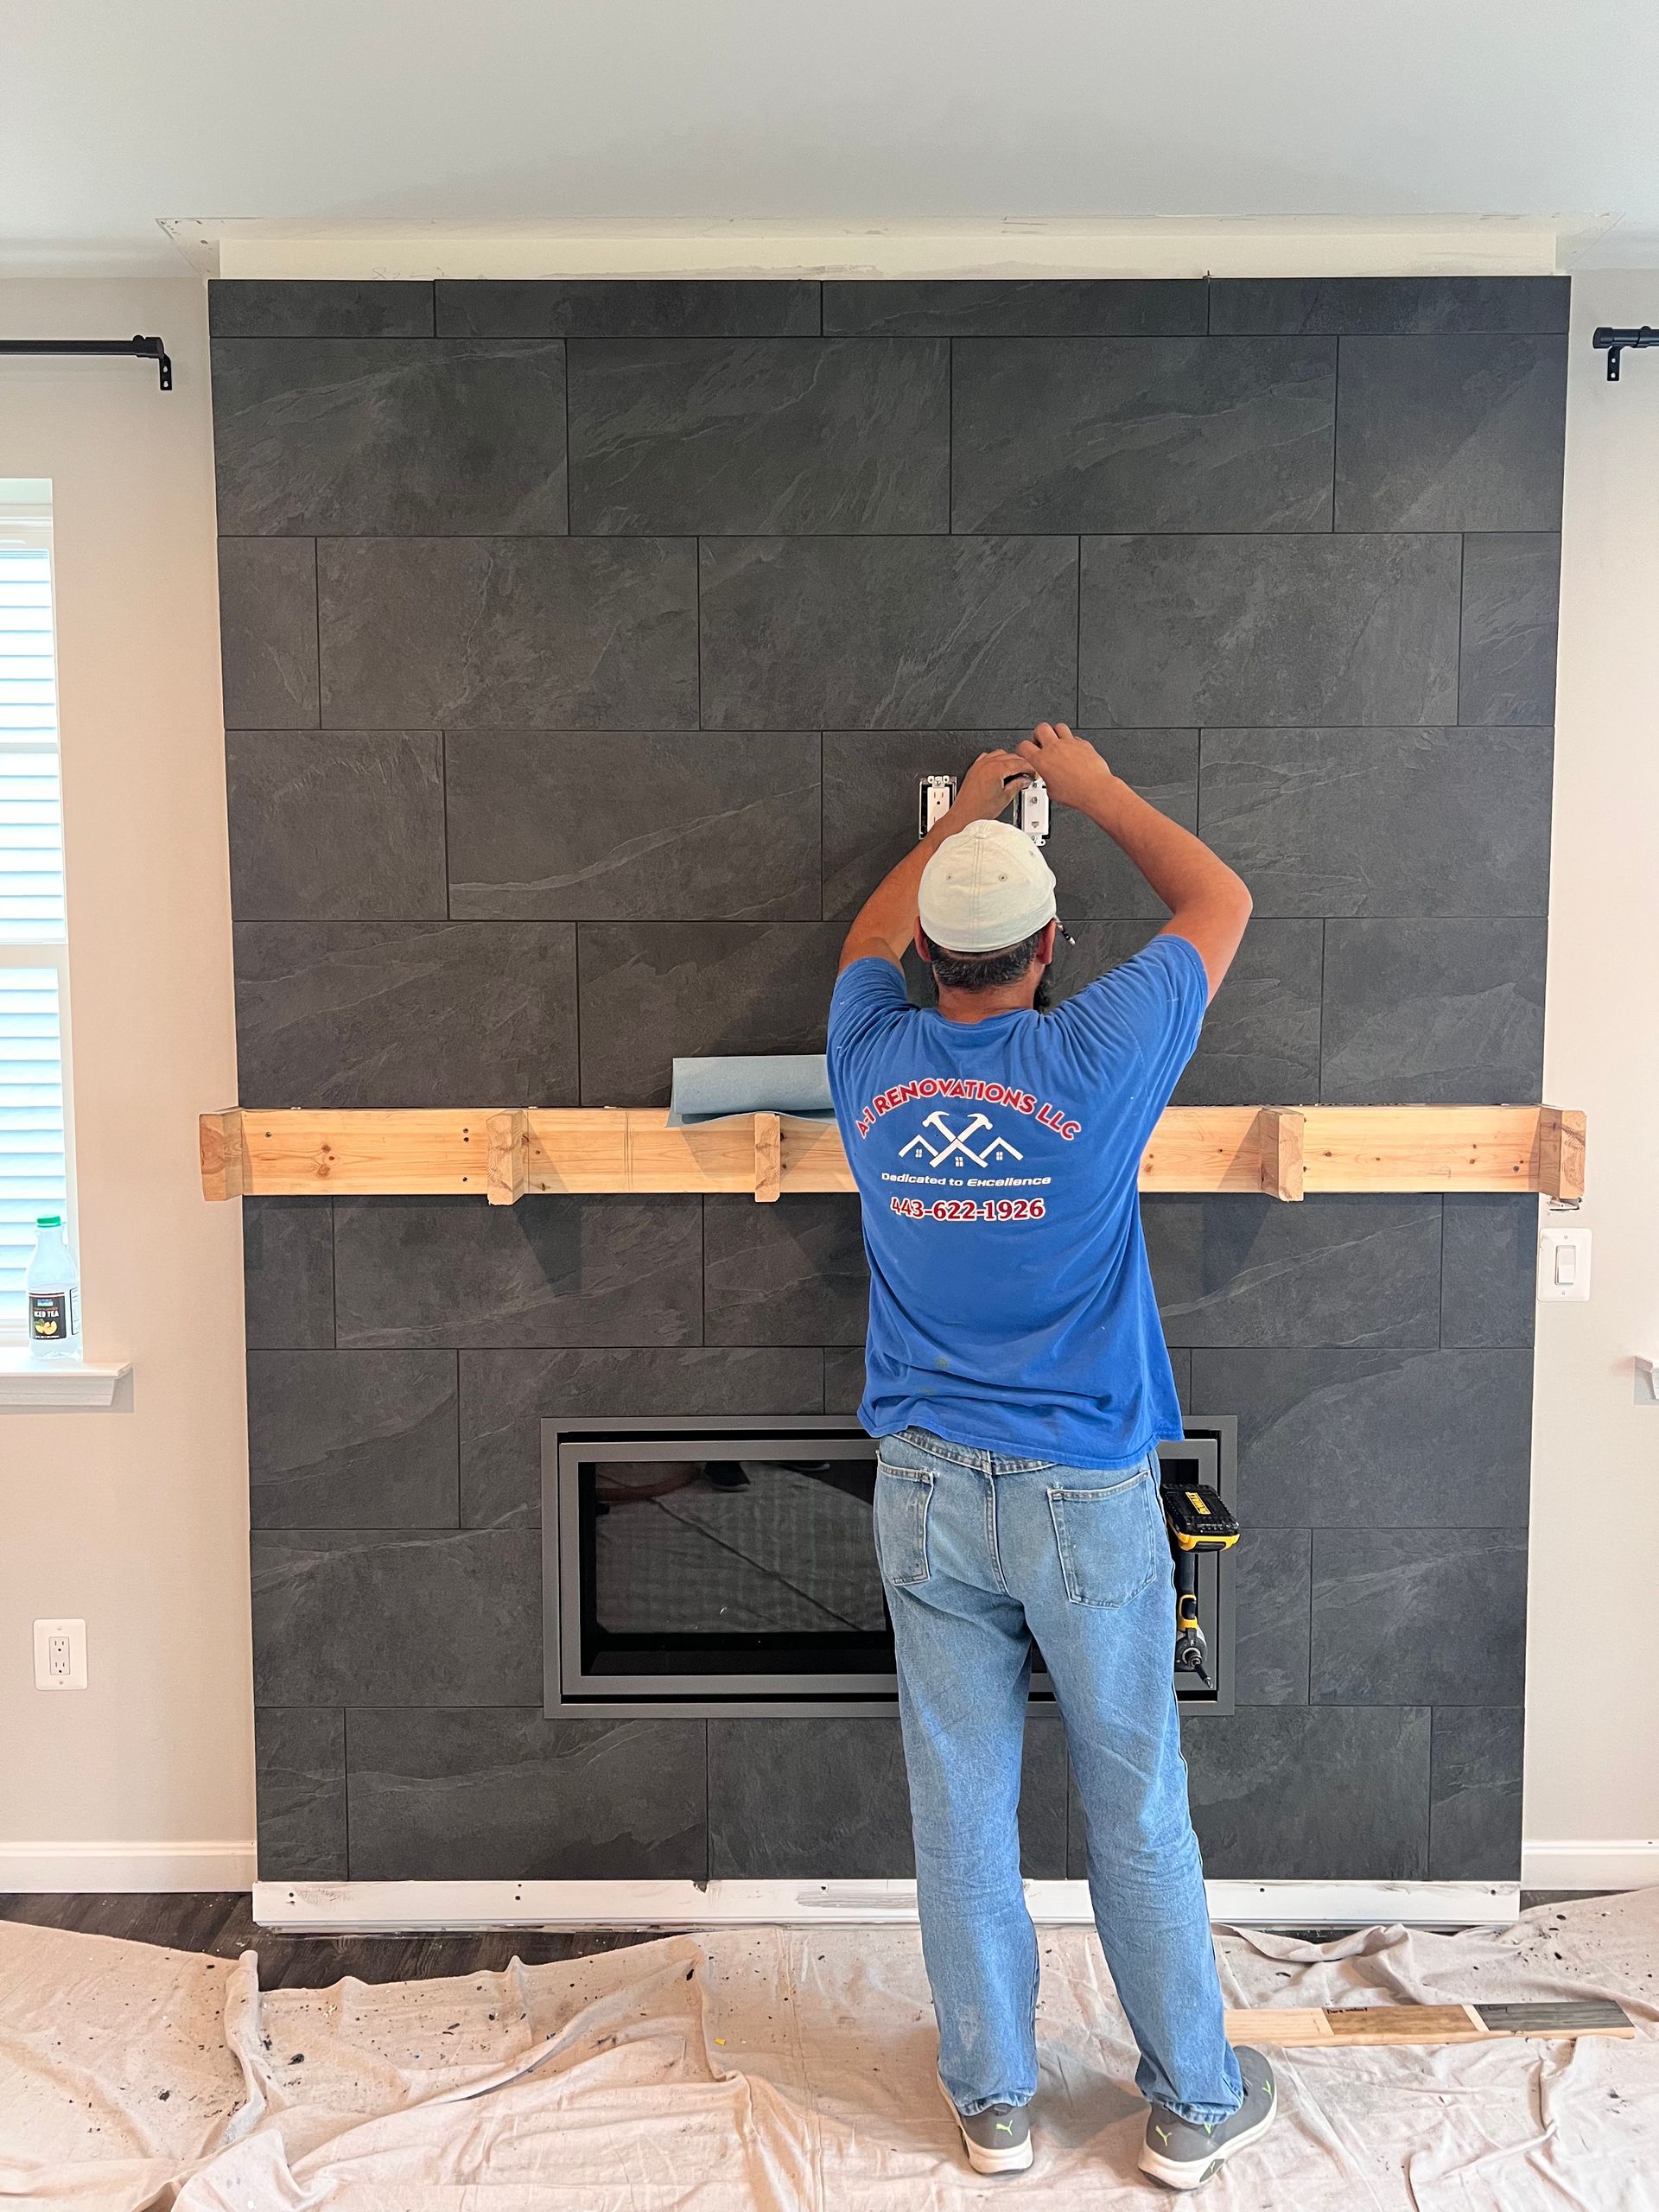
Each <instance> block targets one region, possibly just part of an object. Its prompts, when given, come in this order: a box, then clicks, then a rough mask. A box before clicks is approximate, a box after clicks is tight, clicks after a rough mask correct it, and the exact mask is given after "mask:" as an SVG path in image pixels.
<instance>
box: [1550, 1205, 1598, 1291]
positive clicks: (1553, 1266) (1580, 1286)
mask: <svg viewBox="0 0 1659 2212" xmlns="http://www.w3.org/2000/svg"><path fill="white" fill-rule="evenodd" d="M1589 1295H1590V1231H1589V1230H1587V1229H1586V1228H1585V1227H1584V1225H1583V1224H1581V1223H1580V1222H1579V1221H1578V1220H1576V1219H1573V1218H1571V1217H1569V1218H1567V1219H1563V1220H1560V1221H1550V1222H1547V1223H1546V1224H1545V1226H1544V1227H1543V1228H1542V1229H1541V1230H1539V1232H1538V1296H1539V1298H1540V1300H1542V1301H1543V1302H1545V1303H1553V1302H1556V1301H1560V1303H1562V1304H1567V1303H1573V1304H1578V1303H1581V1302H1582V1301H1583V1300H1586V1299H1587V1298H1588V1297H1589Z"/></svg>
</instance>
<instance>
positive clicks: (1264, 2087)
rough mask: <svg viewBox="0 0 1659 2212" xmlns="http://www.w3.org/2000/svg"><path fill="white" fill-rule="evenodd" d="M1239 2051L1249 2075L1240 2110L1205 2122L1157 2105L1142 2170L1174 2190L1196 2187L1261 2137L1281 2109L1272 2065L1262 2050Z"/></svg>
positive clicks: (1240, 2063)
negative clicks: (1235, 2154) (1207, 2124)
mask: <svg viewBox="0 0 1659 2212" xmlns="http://www.w3.org/2000/svg"><path fill="white" fill-rule="evenodd" d="M1236 2057H1237V2059H1238V2070H1239V2072H1240V2073H1241V2074H1242V2075H1243V2077H1244V2101H1243V2104H1242V2105H1240V2107H1239V2108H1238V2110H1237V2111H1236V2113H1233V2114H1232V2115H1231V2117H1230V2119H1227V2120H1217V2122H1216V2124H1215V2126H1213V2127H1205V2126H1204V2125H1203V2124H1202V2122H1200V2121H1198V2120H1181V2119H1179V2118H1178V2117H1177V2116H1176V2114H1175V2113H1173V2112H1168V2111H1166V2109H1165V2108H1164V2107H1163V2106H1162V2105H1154V2107H1153V2108H1152V2110H1151V2111H1150V2112H1149V2113H1147V2139H1146V2142H1145V2143H1144V2144H1143V2145H1142V2146H1141V2172H1142V2173H1143V2174H1150V2175H1151V2176H1152V2177H1153V2178H1154V2180H1155V2181H1161V2182H1166V2183H1168V2185H1169V2187H1170V2188H1171V2189H1197V2188H1198V2187H1199V2186H1200V2185H1201V2184H1202V2183H1205V2182H1206V2181H1208V2180H1209V2178H1210V2177H1211V2174H1214V2173H1219V2172H1220V2171H1221V2169H1222V2168H1223V2166H1224V2165H1225V2164H1226V2163H1227V2161H1228V2159H1229V2158H1231V2157H1232V2155H1233V2153H1234V2152H1235V2151H1243V2150H1246V2149H1248V2147H1249V2145H1251V2144H1252V2143H1259V2142H1260V2141H1261V2140H1262V2137H1263V2136H1264V2135H1265V2134H1266V2133H1267V2132H1268V2128H1270V2127H1271V2126H1272V2125H1273V2116H1274V2113H1276V2112H1277V2111H1278V2109H1279V2101H1278V2098H1277V2097H1276V2095H1275V2094H1274V2086H1273V2069H1272V2067H1271V2066H1269V2065H1268V2062H1267V2060H1266V2059H1265V2058H1263V2057H1262V2054H1261V2052H1260V2051H1259V2050H1239V2051H1238V2052H1237V2053H1236Z"/></svg>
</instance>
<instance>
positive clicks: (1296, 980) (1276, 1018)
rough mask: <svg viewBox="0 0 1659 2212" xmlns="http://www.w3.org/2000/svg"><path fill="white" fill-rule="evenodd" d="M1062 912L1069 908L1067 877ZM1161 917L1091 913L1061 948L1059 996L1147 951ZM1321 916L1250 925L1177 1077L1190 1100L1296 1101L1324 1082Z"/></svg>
mask: <svg viewBox="0 0 1659 2212" xmlns="http://www.w3.org/2000/svg"><path fill="white" fill-rule="evenodd" d="M1061 900H1062V903H1061V906H1060V912H1061V914H1062V915H1063V916H1069V912H1070V909H1069V908H1068V907H1067V906H1066V905H1065V886H1064V885H1062V886H1061ZM1155 926H1156V925H1155V923H1153V922H1150V921H1147V922H1083V923H1081V924H1079V925H1078V926H1077V929H1076V930H1075V931H1073V932H1072V934H1073V935H1074V936H1075V938H1077V943H1076V944H1065V943H1061V944H1058V946H1057V947H1056V949H1055V955H1054V965H1053V969H1052V982H1053V989H1054V995H1055V997H1056V999H1057V1000H1064V999H1067V998H1071V996H1073V995H1074V994H1075V993H1077V991H1079V990H1084V989H1086V988H1087V987H1088V986H1089V984H1090V983H1091V982H1094V981H1095V979H1096V977H1097V976H1103V975H1105V974H1106V973H1108V972H1109V970H1110V969H1113V968H1115V967H1116V966H1118V965H1119V964H1120V963H1122V962H1123V961H1125V960H1128V959H1130V958H1132V957H1134V955H1135V954H1136V953H1137V952H1140V951H1141V950H1143V949H1144V948H1145V946H1146V945H1147V944H1149V943H1150V942H1151V939H1152V937H1153V933H1154V928H1155ZM1323 935H1324V932H1323V930H1322V927H1321V925H1320V924H1319V923H1318V922H1298V921H1279V922H1275V921H1257V922H1252V923H1251V925H1250V926H1249V929H1248V930H1247V931H1245V933H1244V940H1243V944H1241V945H1240V946H1239V949H1238V952H1237V955H1236V957H1235V959H1234V961H1233V964H1232V966H1231V967H1230V969H1228V971H1227V977H1226V981H1225V982H1224V983H1223V984H1222V987H1221V988H1220V989H1219V990H1218V991H1217V994H1216V995H1215V997H1214V998H1213V999H1212V1000H1211V1002H1210V1009H1209V1012H1208V1013H1207V1014H1205V1018H1204V1027H1203V1029H1202V1031H1201V1032H1200V1033H1199V1037H1198V1049H1197V1050H1196V1051H1195V1052H1194V1053H1193V1055H1192V1059H1191V1060H1190V1061H1189V1062H1188V1064H1187V1068H1186V1072H1185V1074H1184V1075H1183V1076H1182V1077H1181V1080H1180V1082H1179V1084H1178V1085H1177V1086H1176V1090H1175V1103H1177V1104H1178V1105H1182V1106H1242V1105H1249V1104H1251V1103H1255V1102H1256V1101H1258V1100H1261V1099H1274V1100H1277V1101H1280V1102H1281V1103H1286V1104H1288V1103H1291V1102H1293V1101H1294V1100H1296V1099H1311V1098H1314V1097H1317V1096H1318V1095H1319V963H1320V956H1321V946H1322V943H1323Z"/></svg>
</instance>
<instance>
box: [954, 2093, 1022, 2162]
mask: <svg viewBox="0 0 1659 2212" xmlns="http://www.w3.org/2000/svg"><path fill="white" fill-rule="evenodd" d="M939 2094H940V2095H941V2096H942V2097H943V2098H944V2101H945V2102H946V2104H948V2105H949V2106H950V2110H951V2112H952V2113H953V2114H954V2115H955V2118H956V2123H957V2126H958V2127H959V2128H960V2129H961V2130H962V2140H963V2146H964V2147H965V2149H966V2151H967V2152H968V2163H969V2165H970V2166H971V2167H972V2168H973V2170H974V2171H975V2172H976V2174H1017V2173H1022V2172H1023V2171H1025V2169H1026V2168H1027V2166H1028V2165H1029V2164H1031V2122H1030V2120H1028V2119H1027V2116H1026V2108H1025V2107H1024V2106H1023V2105H987V2106H986V2107H985V2109H984V2111H983V2112H976V2113H974V2115H973V2116H972V2118H971V2119H970V2118H969V2116H968V2114H967V2113H960V2112H957V2105H956V2100H955V2098H954V2097H953V2096H952V2095H951V2094H950V2090H949V2089H947V2088H945V2086H944V2082H940V2084H939Z"/></svg>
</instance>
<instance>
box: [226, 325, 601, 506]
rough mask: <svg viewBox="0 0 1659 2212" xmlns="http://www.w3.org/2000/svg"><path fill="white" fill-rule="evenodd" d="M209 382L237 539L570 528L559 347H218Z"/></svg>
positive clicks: (233, 342)
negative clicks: (565, 481)
mask: <svg viewBox="0 0 1659 2212" xmlns="http://www.w3.org/2000/svg"><path fill="white" fill-rule="evenodd" d="M213 454H214V461H215V465H216V471H217V478H218V486H219V528H220V530H221V531H225V532H226V535H227V536H230V537H466V536H468V535H474V536H476V535H483V534H488V533H493V532H500V533H512V534H523V535H527V536H539V537H545V536H548V535H549V534H551V533H557V532H561V531H563V529H564V527H565V486H564V472H565V443H564V348H563V346H560V345H557V344H553V345H547V344H539V345H538V344H536V343H533V342H520V343H516V344H499V343H492V342H490V341H488V340H471V339H466V340H438V339H431V338H423V339H408V340H400V339H385V338H305V339H294V338H270V339H259V338H222V339H216V340H214V343H213Z"/></svg>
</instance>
